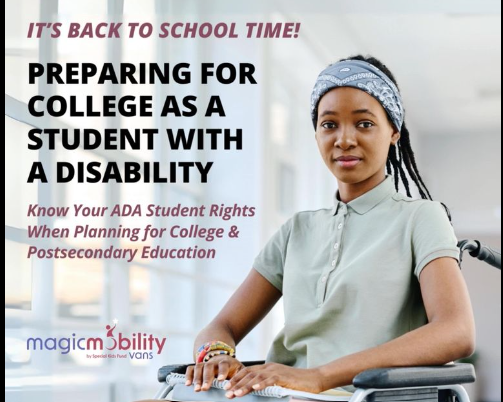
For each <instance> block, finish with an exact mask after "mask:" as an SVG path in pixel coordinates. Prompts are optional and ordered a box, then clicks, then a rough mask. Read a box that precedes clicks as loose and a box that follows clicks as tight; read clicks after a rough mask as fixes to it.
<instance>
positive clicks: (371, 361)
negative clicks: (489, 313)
mask: <svg viewBox="0 0 503 402" xmlns="http://www.w3.org/2000/svg"><path fill="white" fill-rule="evenodd" d="M420 285H421V292H422V297H423V302H424V305H425V308H426V312H427V314H428V321H429V323H428V324H427V325H425V326H423V327H421V328H418V329H416V330H414V331H411V332H409V333H407V334H405V335H402V336H401V337H399V338H396V339H394V340H392V341H390V342H387V343H385V344H383V345H380V346H376V347H374V348H371V349H367V350H364V351H362V352H359V353H355V354H352V355H348V356H345V357H342V358H340V359H337V360H335V361H333V362H331V363H329V364H327V365H325V366H321V367H318V368H315V369H311V370H299V369H292V368H290V367H286V366H282V365H279V364H269V365H266V366H261V367H260V368H259V367H256V368H248V369H243V370H241V371H240V372H239V373H238V374H237V375H236V376H235V377H234V378H233V379H232V380H231V384H232V387H231V388H230V390H231V391H234V395H236V396H241V395H244V394H246V393H248V392H250V391H252V390H253V389H252V387H254V386H255V388H254V389H263V388H265V387H267V386H270V385H273V384H277V385H281V386H285V387H288V388H293V389H299V390H306V391H311V392H321V391H324V390H327V389H331V388H336V387H340V386H344V385H349V384H351V383H352V381H353V378H354V377H355V376H356V375H357V374H359V373H361V372H362V371H365V370H367V369H371V368H380V367H403V366H422V365H442V364H446V363H448V362H451V361H453V360H457V359H460V358H462V357H466V356H468V355H471V354H472V353H473V350H474V347H475V324H474V319H473V312H472V308H471V303H470V298H469V295H468V290H467V288H466V284H465V282H464V279H463V276H462V275H461V272H460V270H459V267H458V265H457V263H456V261H455V260H454V259H452V258H445V257H444V258H439V259H436V260H434V261H432V262H430V263H429V264H428V265H427V266H426V267H425V268H424V269H423V271H422V273H421V276H420ZM239 390H241V392H238V391H239ZM230 396H232V395H231V394H230Z"/></svg>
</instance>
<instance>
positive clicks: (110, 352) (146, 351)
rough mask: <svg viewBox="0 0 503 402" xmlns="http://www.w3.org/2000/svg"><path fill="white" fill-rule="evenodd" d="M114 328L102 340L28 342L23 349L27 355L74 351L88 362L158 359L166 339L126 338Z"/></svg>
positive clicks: (109, 329) (152, 337)
mask: <svg viewBox="0 0 503 402" xmlns="http://www.w3.org/2000/svg"><path fill="white" fill-rule="evenodd" d="M113 323H114V325H113V326H111V325H107V326H106V327H105V329H106V337H105V338H84V337H78V336H77V334H72V336H71V337H66V338H29V339H28V340H27V341H26V348H27V350H30V351H44V350H48V351H57V352H60V353H61V354H63V355H67V354H69V353H71V352H73V351H86V352H88V353H86V356H87V358H88V359H128V358H129V359H138V360H151V359H153V358H154V355H160V354H161V353H162V351H163V349H164V346H165V344H166V338H157V337H155V336H154V335H152V334H145V333H135V334H132V335H131V336H129V337H128V336H126V335H124V334H123V333H122V332H119V333H118V335H117V336H115V335H114V331H115V329H116V328H117V324H118V320H114V322H113Z"/></svg>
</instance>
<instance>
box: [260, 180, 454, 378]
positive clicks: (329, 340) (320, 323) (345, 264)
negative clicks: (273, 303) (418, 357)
mask: <svg viewBox="0 0 503 402" xmlns="http://www.w3.org/2000/svg"><path fill="white" fill-rule="evenodd" d="M440 257H451V258H454V259H456V260H459V249H458V247H457V239H456V236H455V234H454V231H453V228H452V226H451V224H450V222H449V220H448V217H447V214H446V212H445V210H444V208H443V207H442V205H441V204H440V203H439V202H437V201H429V200H414V199H411V198H408V197H406V196H404V195H402V194H400V193H397V192H396V191H395V188H394V179H393V176H391V175H387V176H386V179H385V180H384V181H383V182H382V183H381V184H379V185H378V186H376V187H374V188H373V189H372V190H370V191H368V192H367V193H365V194H363V195H362V196H360V197H358V198H356V199H355V200H353V201H351V202H349V203H347V204H345V203H343V202H342V201H339V200H338V194H336V197H335V207H334V208H332V209H321V210H318V211H307V212H300V213H297V214H296V215H295V216H293V217H292V218H291V219H290V220H289V221H288V222H286V223H285V224H284V225H283V226H282V227H281V229H280V230H279V231H278V232H277V233H276V234H275V235H274V236H273V237H272V239H271V240H270V241H269V242H268V243H267V245H266V246H265V248H264V249H263V250H262V252H261V253H260V254H259V256H258V257H257V258H256V260H255V263H254V266H253V267H254V269H255V270H257V271H258V272H259V273H260V274H261V275H262V276H264V277H265V278H266V279H267V280H268V281H269V282H270V283H271V284H272V285H274V286H275V287H276V288H277V289H279V290H280V291H281V292H282V293H283V303H284V312H285V323H284V328H283V330H282V331H281V332H280V333H279V335H278V336H277V337H276V339H275V341H274V343H273V345H272V348H271V350H270V352H269V355H268V359H267V360H268V361H272V362H277V363H282V364H286V365H289V366H292V367H299V368H313V367H318V366H320V365H324V364H327V363H329V362H331V361H333V360H336V359H338V358H340V357H343V356H346V355H349V354H352V353H356V352H359V351H362V350H365V349H368V348H372V347H374V346H377V345H380V344H383V343H386V342H388V341H390V340H392V339H394V338H397V337H399V336H401V335H403V334H405V333H406V332H409V331H411V330H414V329H416V328H418V327H420V326H422V325H424V324H426V323H427V316H426V312H425V309H424V306H423V303H422V299H421V292H420V287H419V281H418V279H419V275H420V273H421V270H422V269H423V268H424V267H425V266H426V265H427V264H428V263H429V262H431V261H432V260H434V259H437V258H440Z"/></svg>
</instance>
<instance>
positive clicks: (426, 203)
mask: <svg viewBox="0 0 503 402" xmlns="http://www.w3.org/2000/svg"><path fill="white" fill-rule="evenodd" d="M392 200H393V202H394V203H395V205H396V206H398V207H399V208H401V209H404V210H406V212H407V215H409V216H412V215H417V216H420V217H427V216H438V215H439V214H440V215H441V216H443V215H445V216H446V217H447V212H446V209H445V207H444V206H443V205H442V203H441V202H440V201H435V200H425V199H417V198H411V197H408V196H406V195H404V194H402V193H395V194H394V195H393V196H392Z"/></svg>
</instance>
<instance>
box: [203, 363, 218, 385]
mask: <svg viewBox="0 0 503 402" xmlns="http://www.w3.org/2000/svg"><path fill="white" fill-rule="evenodd" d="M217 368H218V366H217V364H216V363H212V362H209V363H206V364H205V365H204V372H203V385H202V387H201V391H208V390H209V389H210V388H211V384H212V383H213V380H214V379H215V372H216V370H217Z"/></svg>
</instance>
